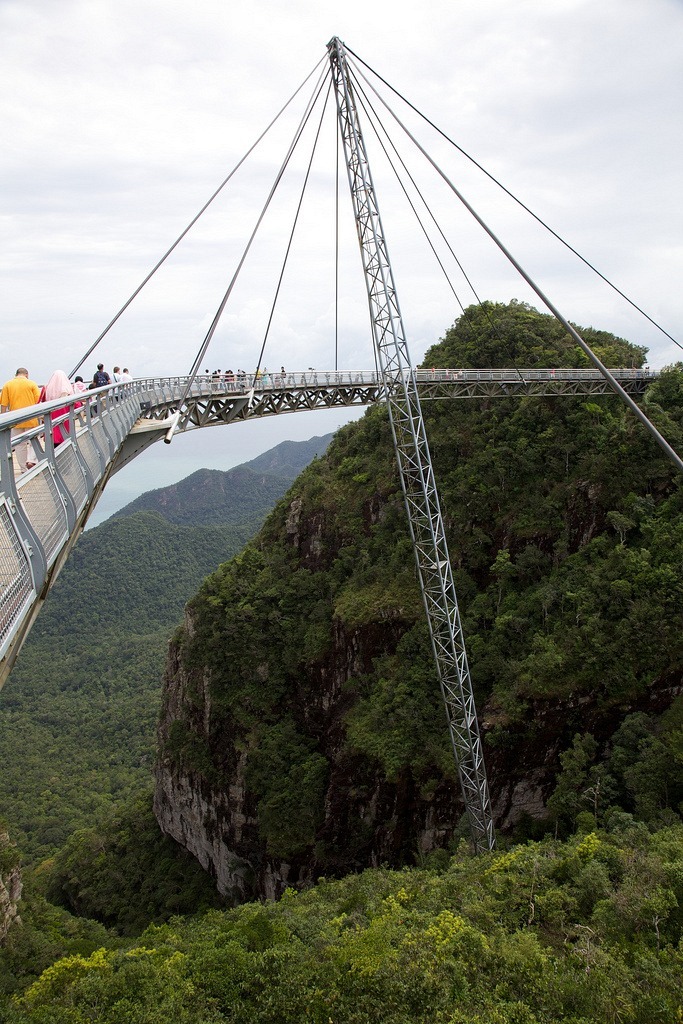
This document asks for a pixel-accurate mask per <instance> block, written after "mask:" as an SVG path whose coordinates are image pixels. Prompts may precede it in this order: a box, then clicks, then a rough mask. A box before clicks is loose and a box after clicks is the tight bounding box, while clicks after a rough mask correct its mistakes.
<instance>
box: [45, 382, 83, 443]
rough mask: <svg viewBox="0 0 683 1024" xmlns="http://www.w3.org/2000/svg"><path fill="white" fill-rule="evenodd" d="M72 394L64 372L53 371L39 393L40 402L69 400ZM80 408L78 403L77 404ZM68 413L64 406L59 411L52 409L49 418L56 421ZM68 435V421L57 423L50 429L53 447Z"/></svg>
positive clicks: (67, 408)
mask: <svg viewBox="0 0 683 1024" xmlns="http://www.w3.org/2000/svg"><path fill="white" fill-rule="evenodd" d="M73 393H74V387H73V384H72V383H71V381H70V380H69V378H68V377H67V375H66V374H65V373H64V370H55V372H54V373H53V374H52V376H51V377H50V379H49V381H48V382H47V384H46V385H45V387H44V388H43V390H42V391H41V393H40V400H41V402H55V401H57V399H58V398H67V397H68V398H70V397H71V396H72V395H73ZM78 404H79V406H80V404H81V403H80V402H79V403H78ZM68 412H69V406H68V405H65V406H64V407H63V408H60V409H53V410H52V412H51V413H50V417H51V419H53V420H58V419H59V418H60V417H61V416H63V415H64V414H65V413H68ZM68 433H69V421H68V419H65V420H64V421H63V422H62V423H58V424H57V425H56V426H54V427H53V428H52V437H53V440H54V443H55V447H56V446H57V445H58V444H61V443H62V441H63V440H64V438H65V436H66V435H67V434H68Z"/></svg>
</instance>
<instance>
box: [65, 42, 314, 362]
mask: <svg viewBox="0 0 683 1024" xmlns="http://www.w3.org/2000/svg"><path fill="white" fill-rule="evenodd" d="M325 59H326V58H325V57H321V59H320V60H319V61H318V62H317V63H316V64H315V67H313V68H312V70H311V71H310V72H309V73H308V74H307V75H306V77H305V78H304V80H303V82H302V83H301V85H300V86H299V87H298V88H297V89H296V90H295V91H294V92H293V93H292V95H291V96H290V97H289V99H288V100H287V102H286V103H285V104H284V106H282V107H281V108H280V110H279V111H278V113H277V114H276V115H275V117H274V118H273V120H272V121H271V122H270V124H269V125H268V126H267V128H265V129H264V130H263V131H262V132H261V134H260V135H259V137H258V138H257V139H256V141H255V142H254V143H253V145H251V146H250V147H249V149H248V150H247V151H246V153H245V154H244V156H243V157H242V158H241V160H239V161H238V162H237V163H236V164H235V166H234V167H233V169H232V170H231V171H230V173H229V174H228V176H227V178H225V179H224V180H223V181H222V182H221V184H220V185H219V186H218V188H217V189H216V191H215V192H214V193H213V195H212V196H211V198H210V199H208V200H207V202H206V203H204V205H203V206H202V208H201V210H200V211H199V213H197V214H196V216H195V217H193V218H192V220H191V221H190V223H189V224H188V225H187V227H186V228H185V230H184V231H183V232H182V234H180V235H178V237H177V238H176V240H175V242H174V243H173V245H172V246H171V247H170V248H169V249H167V250H166V252H165V253H164V255H163V256H162V257H161V259H160V260H159V262H158V263H157V264H156V265H155V266H154V267H153V268H152V270H150V272H149V273H148V274H147V277H146V278H145V279H144V281H142V282H141V284H139V285H138V287H137V288H136V289H135V291H134V292H133V294H132V295H131V296H130V297H129V298H128V299H127V300H126V301H125V302H124V304H123V305H122V306H121V308H120V310H119V311H118V313H117V314H116V315H115V316H114V317H113V318H112V319H111V320H110V321H109V323H108V324H107V326H106V327H105V328H104V330H103V331H102V333H101V334H100V335H99V337H97V338H96V339H95V341H94V342H93V343H92V345H91V346H90V348H89V349H88V351H87V352H86V353H85V355H84V356H83V357H82V358H81V360H80V362H78V363H76V366H75V367H74V368H73V370H72V371H71V373H70V374H69V376H70V377H73V375H74V374H75V373H76V372H77V371H78V370H80V368H81V366H82V365H83V363H84V362H85V361H86V359H87V358H88V356H90V355H91V354H92V353H93V352H94V351H95V349H96V348H97V346H98V345H99V343H100V342H101V341H102V339H103V338H104V337H105V335H107V334H108V333H109V331H110V330H111V328H112V327H113V326H114V324H115V323H116V321H117V320H118V319H119V317H120V316H122V314H123V313H125V311H126V310H127V309H128V307H129V306H130V304H131V302H132V301H133V299H135V298H136V297H137V296H138V295H139V294H140V292H141V291H142V289H143V288H144V287H145V285H146V284H147V283H148V281H150V280H151V279H152V277H154V275H155V274H156V272H157V270H159V268H160V267H161V266H162V265H163V264H164V263H165V262H166V260H167V259H168V257H169V256H170V255H171V253H172V252H173V250H174V249H176V248H177V246H178V245H179V244H180V243H181V242H182V240H183V238H185V236H186V235H187V233H188V232H189V231H190V230H191V229H192V228H193V227H194V225H195V224H196V223H197V221H198V220H199V218H200V217H201V216H202V214H203V213H205V212H206V210H208V208H209V206H211V203H212V202H213V201H214V199H216V197H217V196H218V195H219V194H220V193H221V192H222V190H223V189H224V188H225V186H226V185H227V184H228V182H229V181H230V179H231V178H232V177H233V176H234V175H235V174H236V173H237V171H238V170H239V169H240V167H241V166H242V164H243V163H244V161H245V160H246V159H247V157H249V156H250V155H251V153H253V151H254V150H255V149H256V147H257V146H258V144H259V143H260V142H261V141H262V140H263V139H264V138H265V136H266V135H267V134H268V132H269V131H270V129H271V128H272V127H273V125H274V124H275V122H276V121H277V120H278V119H279V118H280V117H281V115H282V114H283V113H284V112H285V110H286V109H287V107H288V106H289V105H290V103H291V102H292V100H294V99H295V98H296V96H298V94H299V93H300V92H301V90H302V89H303V87H304V86H305V85H306V82H308V80H309V79H310V78H311V77H312V76H313V75H314V74H315V72H316V69H317V68H318V67H319V66H320V65H321V64H322V62H323V61H324V60H325Z"/></svg>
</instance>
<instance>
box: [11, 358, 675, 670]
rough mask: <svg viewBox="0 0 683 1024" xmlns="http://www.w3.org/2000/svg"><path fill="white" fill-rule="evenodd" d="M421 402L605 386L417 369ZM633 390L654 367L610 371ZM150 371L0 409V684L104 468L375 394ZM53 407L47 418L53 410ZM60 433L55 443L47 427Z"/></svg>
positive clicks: (287, 377)
mask: <svg viewBox="0 0 683 1024" xmlns="http://www.w3.org/2000/svg"><path fill="white" fill-rule="evenodd" d="M414 372H415V376H416V379H417V382H418V388H419V393H420V398H421V400H427V401H429V400H436V399H454V398H502V397H521V396H524V395H527V396H539V395H556V396H561V395H600V394H604V393H605V392H607V391H609V390H610V388H609V385H608V383H607V382H606V380H605V379H604V377H603V376H602V375H601V374H600V372H599V371H598V370H594V369H556V370H553V369H551V370H544V369H521V370H518V369H495V370H494V369H480V370H463V369H446V370H444V369H432V370H425V369H422V370H416V371H414ZM613 373H614V376H615V377H616V378H617V379H618V380H619V382H620V384H621V385H622V386H623V387H624V388H625V389H626V390H627V391H629V393H631V394H638V393H642V392H643V391H644V390H645V388H646V387H647V386H648V384H649V383H650V381H651V380H652V379H653V378H654V377H655V376H656V374H653V373H649V372H645V371H642V370H635V369H629V370H615V371H613ZM188 383H190V382H189V380H188V378H186V377H163V378H161V377H155V378H145V379H140V380H135V381H132V382H130V383H127V384H117V385H113V386H110V387H105V388H100V389H97V390H93V391H86V392H84V393H82V394H80V395H76V396H74V397H73V398H71V399H69V400H67V399H63V398H62V399H58V400H57V401H56V402H52V403H45V404H42V405H39V406H36V407H34V408H33V409H32V410H31V411H30V414H31V415H33V416H38V418H39V426H38V427H36V428H34V429H33V430H30V431H26V432H25V433H24V434H22V435H21V437H20V438H16V437H15V438H13V437H12V436H11V428H12V426H13V425H14V424H16V423H18V422H22V421H23V420H25V419H26V418H27V415H29V413H28V411H27V410H22V411H21V412H19V413H5V414H3V415H0V687H1V686H2V685H3V683H4V681H5V679H6V678H7V675H8V674H9V671H10V668H11V666H12V664H13V663H14V661H15V660H16V656H17V654H18V652H19V649H20V648H21V645H22V643H23V641H24V639H25V638H26V636H27V634H28V632H29V630H30V627H31V625H32V623H33V622H34V621H35V618H36V616H37V614H38V611H39V610H40V607H41V606H42V603H43V601H44V600H45V597H46V596H47V593H48V591H49V588H50V586H51V585H52V584H53V582H54V580H55V579H56V578H57V575H58V573H59V571H60V570H61V568H62V566H63V564H64V562H65V561H66V558H67V557H68V555H69V553H70V551H71V549H72V548H73V545H74V544H75V543H76V540H77V539H78V537H79V536H80V534H81V532H82V531H83V528H84V527H85V524H86V522H87V520H88V517H89V515H90V513H91V512H92V510H93V508H94V507H95V505H96V504H97V501H98V500H99V498H100V495H101V494H102V491H103V490H104V487H105V486H106V483H107V481H108V480H109V479H110V477H111V476H112V474H113V473H115V472H117V471H118V470H120V469H121V468H122V467H123V466H125V465H126V463H127V462H129V461H130V460H131V459H133V458H135V456H137V455H139V454H140V453H141V452H142V451H144V450H145V449H146V448H147V447H149V445H151V444H153V443H154V442H155V441H158V440H160V439H161V438H162V437H163V438H165V439H166V440H169V441H170V439H171V437H172V435H173V433H174V432H176V431H179V432H182V431H187V430H193V429H201V428H203V427H208V426H216V425H221V424H229V423H232V422H239V421H244V420H248V419H253V418H256V417H263V416H276V415H282V414H286V413H294V412H304V411H309V410H312V409H330V408H338V407H350V406H366V405H371V404H373V403H375V402H378V401H385V397H386V396H385V395H384V392H383V386H382V384H381V382H380V379H379V377H378V375H377V374H376V373H374V372H371V371H367V370H359V371H315V370H309V371H305V372H300V373H299V372H298V373H285V374H282V373H275V374H270V373H266V374H261V375H258V376H257V377H254V376H253V375H247V374H243V375H241V376H238V377H235V378H234V379H228V378H227V377H226V376H225V375H223V376H220V377H217V376H215V375H205V376H200V377H197V378H195V379H194V380H193V381H192V382H191V385H190V388H189V392H188V394H187V396H186V397H185V399H184V401H183V400H182V399H183V395H184V393H185V391H186V390H187V386H188ZM67 405H68V411H67V412H62V413H61V414H59V415H57V416H56V417H55V418H54V419H52V414H53V413H54V412H56V411H57V410H58V409H61V410H63V409H65V407H66V406H67ZM57 426H59V427H60V428H61V433H62V434H66V435H67V436H66V438H65V440H64V441H63V442H62V443H61V444H58V445H55V442H54V430H55V427H57ZM26 440H29V441H30V443H31V445H32V447H33V449H34V452H35V460H36V465H35V467H34V468H32V469H30V470H28V471H27V472H25V473H19V471H18V465H17V461H16V457H15V456H14V448H15V447H16V446H17V444H19V443H23V442H24V441H26Z"/></svg>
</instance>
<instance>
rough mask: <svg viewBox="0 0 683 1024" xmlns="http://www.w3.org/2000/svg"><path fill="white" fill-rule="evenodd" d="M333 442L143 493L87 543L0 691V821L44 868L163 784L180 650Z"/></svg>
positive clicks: (282, 448) (285, 447)
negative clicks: (99, 823) (197, 613)
mask: <svg viewBox="0 0 683 1024" xmlns="http://www.w3.org/2000/svg"><path fill="white" fill-rule="evenodd" d="M331 436H332V435H327V436H326V437H318V438H313V439H312V440H310V441H304V442H292V441H286V442H284V443H282V444H280V445H278V446H277V447H276V448H274V449H273V450H272V451H271V452H266V453H265V455H262V456H260V457H259V458H258V459H254V460H253V461H252V462H251V463H248V464H247V465H245V466H238V467H236V468H235V469H231V470H228V471H227V472H225V473H221V472H217V471H212V470H199V471H198V472H196V473H193V474H192V475H191V476H190V477H188V478H187V479H185V480H181V481H180V483H178V484H175V485H173V486H172V487H165V488H161V489H159V490H156V491H152V492H150V493H149V494H143V495H142V496H141V497H140V498H138V499H137V500H136V501H134V502H132V503H131V504H129V505H128V506H127V507H126V508H124V509H122V510H121V511H120V512H118V513H117V514H116V516H112V517H111V518H110V519H108V520H107V521H106V522H104V523H102V524H101V525H100V526H97V527H95V528H94V529H92V530H89V531H88V532H87V533H85V534H84V535H83V536H82V537H81V539H80V540H79V542H78V544H77V545H76V548H75V550H74V552H73V554H72V555H71V558H70V559H69V561H68V562H67V564H66V566H65V567H64V570H63V572H62V573H61V575H60V577H59V579H58V580H57V582H56V584H55V587H54V589H53V591H52V592H51V593H50V595H49V597H48V599H47V601H46V603H45V607H44V608H43V610H42V612H41V614H40V616H39V617H38V620H37V622H36V625H35V626H34V628H33V630H32V632H31V635H30V636H29V638H28V640H27V642H26V645H25V647H24V649H23V650H22V652H21V656H20V658H19V661H18V663H17V665H16V667H15V669H14V671H13V672H12V675H11V677H10V679H9V681H8V682H7V685H6V686H5V688H4V690H3V691H2V693H0V819H5V820H6V822H7V823H8V825H9V827H10V832H11V834H12V836H13V837H14V838H15V839H16V840H17V841H18V842H19V844H20V846H21V848H22V850H23V851H24V852H25V853H26V854H28V855H29V856H30V857H31V858H32V859H35V858H40V857H42V856H45V855H47V854H49V853H50V852H52V851H53V850H54V849H55V848H56V847H57V846H60V845H61V844H62V843H63V842H64V841H65V839H66V838H67V836H68V835H69V834H70V833H71V832H72V831H73V830H74V829H75V828H78V827H80V826H84V825H91V824H93V822H94V820H95V817H96V816H97V815H98V814H101V813H102V812H106V813H109V811H110V808H112V807H113V804H114V803H115V802H117V801H118V800H120V799H123V798H126V797H127V796H128V795H130V794H131V793H133V792H136V791H137V790H139V789H140V788H142V787H146V786H151V774H150V772H151V765H152V761H153V756H154V731H155V725H156V719H157V713H158V703H159V692H160V687H161V676H162V672H163V666H164V660H165V657H166V650H167V644H168V638H169V635H170V633H171V632H172V630H173V629H174V628H175V626H176V625H177V624H178V623H179V622H180V621H181V618H182V614H183V606H184V604H185V602H186V601H187V600H188V598H189V597H191V596H192V594H194V593H195V591H196V590H197V588H198V586H199V585H200V584H201V582H202V580H203V579H204V578H205V576H207V574H208V573H210V572H211V571H213V570H214V569H216V568H217V567H218V565H220V563H221V562H224V561H226V560H227V559H229V558H231V557H232V556H233V555H235V554H236V553H237V552H238V551H240V550H241V549H242V547H243V546H244V544H245V543H246V541H247V540H248V539H249V537H251V536H252V535H253V533H254V532H255V531H256V530H257V529H258V528H259V526H260V525H261V523H262V522H263V519H264V517H265V516H266V514H267V513H268V511H269V510H270V509H271V508H272V506H273V505H274V504H275V503H276V501H277V500H278V499H279V498H280V497H281V496H282V495H283V494H284V493H285V492H286V491H287V489H288V487H289V485H290V483H291V482H292V480H293V479H294V478H295V477H296V475H297V474H298V472H299V470H300V469H301V468H302V467H303V466H305V465H306V464H307V462H309V461H310V460H311V459H312V458H313V457H314V456H315V454H316V453H320V454H322V453H323V452H324V450H325V448H326V447H327V444H328V443H329V440H330V438H331Z"/></svg>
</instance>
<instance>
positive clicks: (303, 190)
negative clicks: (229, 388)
mask: <svg viewBox="0 0 683 1024" xmlns="http://www.w3.org/2000/svg"><path fill="white" fill-rule="evenodd" d="M331 92H332V80H331V79H330V83H329V85H328V87H327V95H326V96H325V101H324V103H323V108H322V111H321V113H320V121H319V122H318V130H317V131H316V133H315V138H314V140H313V146H312V148H311V156H310V159H309V161H308V167H307V168H306V174H305V176H304V181H303V185H302V186H301V194H300V196H299V202H298V205H297V208H296V213H295V214H294V223H293V224H292V230H291V231H290V233H289V241H288V243H287V248H286V250H285V255H284V259H283V261H282V269H281V270H280V277H279V279H278V282H277V287H276V289H275V295H274V297H273V303H272V306H271V307H270V316H269V317H268V323H267V324H266V330H265V334H264V336H263V344H262V345H261V351H260V352H259V357H258V362H257V364H256V372H257V373H258V372H259V370H260V369H261V360H262V359H263V353H264V352H265V349H266V343H267V341H268V334H269V333H270V326H271V324H272V322H273V316H274V314H275V306H276V305H277V300H278V298H279V295H280V288H281V287H282V279H283V277H284V276H285V269H286V267H287V260H288V259H289V253H290V251H291V248H292V242H293V241H294V232H295V231H296V226H297V224H298V222H299V214H300V213H301V206H302V203H303V201H304V195H305V194H306V186H307V185H308V179H309V177H310V174H311V167H312V165H313V158H314V157H315V152H316V149H317V147H318V140H319V138H320V130H321V128H322V125H323V118H324V116H325V111H326V110H327V104H328V102H329V99H330V94H331ZM318 95H319V94H318ZM316 98H317V97H316Z"/></svg>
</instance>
